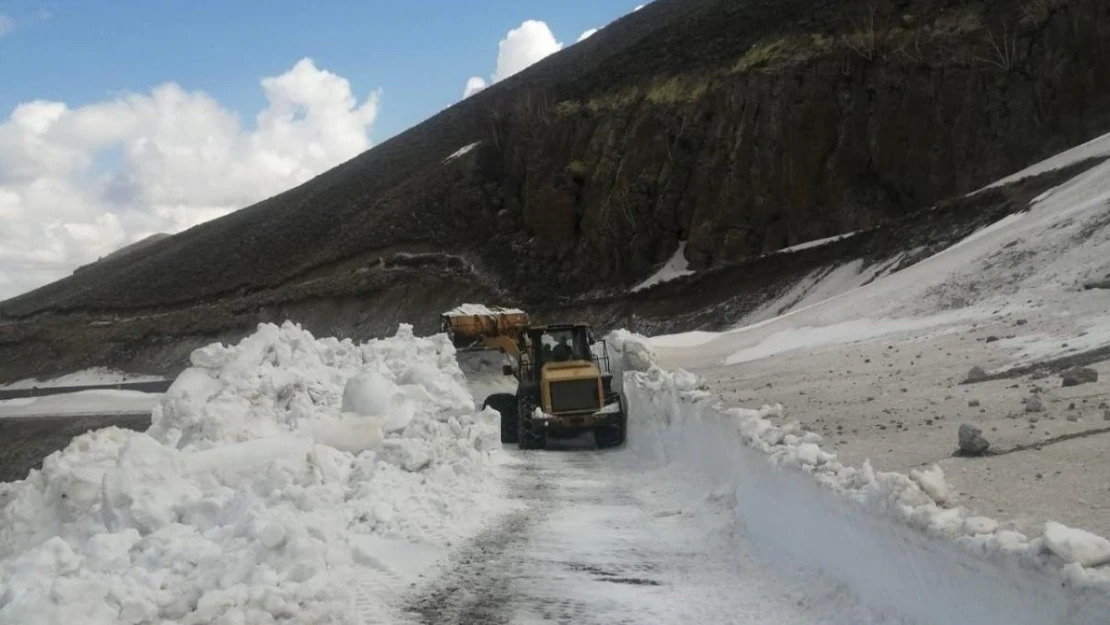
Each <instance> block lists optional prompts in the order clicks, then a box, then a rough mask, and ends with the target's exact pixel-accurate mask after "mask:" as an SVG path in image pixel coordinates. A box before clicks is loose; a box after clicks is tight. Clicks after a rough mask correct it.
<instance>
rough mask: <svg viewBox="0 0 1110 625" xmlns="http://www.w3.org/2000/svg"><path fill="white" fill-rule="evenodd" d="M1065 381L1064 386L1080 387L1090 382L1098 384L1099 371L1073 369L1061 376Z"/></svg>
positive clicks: (1084, 368)
mask: <svg viewBox="0 0 1110 625" xmlns="http://www.w3.org/2000/svg"><path fill="white" fill-rule="evenodd" d="M1060 377H1061V378H1063V379H1064V386H1079V385H1080V384H1087V383H1089V382H1098V371H1095V370H1094V369H1091V368H1090V367H1072V368H1071V369H1068V370H1067V371H1065V372H1063V373H1061V374H1060Z"/></svg>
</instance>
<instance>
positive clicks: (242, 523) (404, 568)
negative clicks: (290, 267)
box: [0, 323, 504, 625]
mask: <svg viewBox="0 0 1110 625" xmlns="http://www.w3.org/2000/svg"><path fill="white" fill-rule="evenodd" d="M192 364H193V366H192V367H191V368H189V369H187V370H186V371H185V372H183V373H182V374H181V375H180V376H179V377H178V378H177V380H176V381H175V382H174V384H173V386H172V387H171V388H170V389H169V391H168V392H167V393H166V395H165V397H164V398H163V399H162V401H161V402H160V403H159V404H158V405H157V406H155V407H154V409H153V425H152V427H151V428H150V429H149V430H148V431H147V432H145V433H141V432H132V431H128V430H122V429H118V428H107V429H104V430H99V431H94V432H90V433H88V434H85V435H83V436H80V437H78V438H76V439H74V440H73V441H72V442H71V443H70V445H69V446H68V447H67V448H66V449H65V450H63V451H61V452H57V453H55V454H52V455H51V456H49V457H47V458H46V460H45V461H44V463H43V466H42V469H41V470H40V471H32V473H31V474H30V475H29V476H28V477H27V479H26V480H24V481H22V482H17V483H13V484H8V485H5V491H6V493H5V495H6V499H7V503H6V505H5V506H4V507H3V509H0V623H5V624H6V623H13V624H15V623H18V624H20V625H34V624H37V623H44V624H45V623H78V622H80V623H90V624H93V623H150V622H158V623H248V622H249V623H262V622H267V623H269V622H275V621H280V622H284V623H322V622H327V623H356V622H367V621H369V620H370V619H372V618H373V617H374V616H375V615H377V614H380V613H382V612H383V611H384V610H385V609H386V608H387V606H386V605H385V603H386V602H388V600H389V596H390V595H389V593H387V592H383V591H382V588H389V587H396V586H400V585H404V584H406V583H408V582H410V581H412V580H413V576H414V573H413V571H412V570H411V569H412V565H411V564H407V565H406V562H405V561H406V560H408V559H410V557H411V558H414V559H417V560H419V561H422V562H425V563H426V564H427V563H430V561H431V560H432V559H433V558H434V557H435V555H436V554H440V553H442V552H443V550H444V549H445V548H447V547H448V546H449V545H450V544H451V543H453V542H454V541H457V540H459V539H460V538H462V537H465V536H466V535H467V534H468V533H470V532H472V531H474V530H475V528H477V527H479V526H480V525H481V524H482V522H483V520H484V518H485V517H486V516H487V515H489V514H491V513H496V512H499V511H500V510H501V509H502V507H503V506H504V504H503V503H502V499H501V496H500V493H499V490H498V489H499V486H498V483H497V482H496V481H493V480H490V479H488V476H489V471H490V470H491V468H492V466H493V465H494V464H495V462H497V457H498V454H500V451H499V449H500V444H499V443H498V441H497V431H496V427H495V426H496V419H497V416H496V414H495V413H493V412H492V411H487V412H476V411H475V409H474V404H473V399H472V398H471V396H470V394H469V392H468V391H467V388H466V380H465V378H464V376H463V374H462V372H461V371H460V369H459V368H458V366H457V364H456V362H455V353H454V349H453V347H452V346H451V345H450V343H449V341H448V340H447V338H446V337H445V336H442V335H441V336H437V337H433V338H430V339H423V338H416V337H414V336H413V335H412V331H411V328H410V327H409V326H401V328H400V329H399V330H398V332H397V335H396V336H394V337H392V338H388V339H384V340H380V341H371V342H369V343H366V344H363V345H356V344H354V343H352V342H351V341H349V340H346V341H338V340H336V339H320V340H317V339H316V338H314V337H313V336H312V335H311V334H309V333H308V332H307V331H305V330H303V329H301V328H300V327H299V326H296V325H293V324H288V323H287V324H285V325H283V326H281V327H278V326H275V325H271V324H263V325H260V326H259V327H258V330H257V332H255V333H254V334H253V335H251V336H249V337H247V338H245V339H244V340H243V341H241V342H240V343H239V344H237V345H234V346H224V345H219V344H214V345H211V346H209V347H206V348H202V349H199V350H197V351H195V352H194V354H193V356H192ZM345 402H346V403H347V405H346V408H348V409H349V410H350V412H343V408H344V403H345Z"/></svg>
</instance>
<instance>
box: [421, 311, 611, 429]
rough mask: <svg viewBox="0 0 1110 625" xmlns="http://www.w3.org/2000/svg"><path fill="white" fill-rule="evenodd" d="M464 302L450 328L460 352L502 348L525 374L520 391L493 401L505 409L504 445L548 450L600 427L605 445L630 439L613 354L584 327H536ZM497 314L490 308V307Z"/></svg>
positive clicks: (520, 317)
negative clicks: (616, 384) (558, 441)
mask: <svg viewBox="0 0 1110 625" xmlns="http://www.w3.org/2000/svg"><path fill="white" fill-rule="evenodd" d="M465 310H468V307H465V306H464V307H460V309H456V310H455V311H452V313H448V314H447V315H444V321H443V323H444V329H445V331H446V332H447V333H448V335H449V336H451V338H452V341H453V342H454V343H455V345H456V347H457V348H458V349H460V350H464V351H465V350H472V349H486V350H490V349H495V350H498V351H502V352H504V353H505V354H507V355H508V356H509V357H510V358H511V359H512V362H513V364H511V365H506V366H505V367H504V370H503V373H504V374H505V375H512V376H515V377H516V379H517V390H516V393H496V394H493V395H490V396H489V397H487V398H486V400H485V406H490V407H493V408H494V409H495V410H497V412H498V413H500V414H501V442H503V443H517V444H518V445H519V446H520V448H521V449H542V448H544V447H545V446H546V443H547V439H548V438H562V437H569V436H575V435H577V434H579V433H581V432H583V431H586V430H592V431H593V433H594V440H595V441H596V443H597V446H598V447H599V448H606V447H616V446H618V445H621V444H622V443H624V439H625V431H626V429H627V424H628V416H627V414H626V413H625V407H624V400H623V399H622V398H621V396H620V394H619V393H617V392H616V391H614V390H613V387H612V379H613V376H612V374H611V372H610V368H609V351H608V347H607V346H606V344H605V342H604V341H597V340H595V338H594V336H593V332H592V331H591V329H590V327H589V326H587V325H583V324H563V325H543V326H532V325H530V323H529V320H528V316H527V315H526V314H524V313H523V312H521V311H517V310H512V309H483V308H480V307H473V308H469V310H472V311H476V312H475V314H470V315H467V314H464V313H463V312H460V311H465ZM486 311H489V312H486Z"/></svg>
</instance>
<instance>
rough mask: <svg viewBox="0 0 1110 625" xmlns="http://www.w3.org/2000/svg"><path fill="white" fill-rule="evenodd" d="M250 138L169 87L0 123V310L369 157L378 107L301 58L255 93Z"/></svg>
mask: <svg viewBox="0 0 1110 625" xmlns="http://www.w3.org/2000/svg"><path fill="white" fill-rule="evenodd" d="M261 86H262V89H263V92H264V93H265V95H266V100H267V105H266V107H265V108H264V109H263V110H262V111H260V112H259V113H258V114H257V115H256V117H255V120H254V121H255V123H254V124H253V126H252V127H249V128H248V127H244V125H243V124H242V123H241V121H240V119H239V116H238V115H237V114H236V113H234V112H232V111H230V110H228V109H226V108H224V107H223V106H221V105H220V103H218V102H217V101H215V100H214V99H213V98H212V97H211V96H209V95H207V94H205V93H204V92H201V91H187V90H185V89H184V88H182V87H181V86H179V85H177V84H174V83H167V84H163V85H161V86H158V87H156V88H154V89H153V90H152V91H151V92H150V93H145V94H139V93H130V94H125V95H121V96H119V97H117V98H115V99H112V100H107V101H102V102H96V103H93V104H89V105H85V106H81V107H77V108H70V107H69V106H68V105H66V104H65V103H63V102H48V101H41V100H40V101H33V102H26V103H23V104H20V105H19V106H17V107H16V108H15V110H14V111H13V112H12V114H11V116H10V117H9V119H8V120H6V121H4V122H3V123H0V222H3V223H4V228H0V300H2V299H4V298H6V297H10V296H14V295H16V294H18V293H20V292H23V291H26V290H28V289H30V288H34V287H36V286H39V285H42V284H44V283H46V282H49V281H52V280H55V279H58V278H60V277H63V276H64V275H66V274H68V273H69V272H70V271H72V270H73V269H74V268H75V267H77V266H79V265H81V264H84V263H88V262H91V261H94V260H96V259H97V258H98V257H100V256H103V255H106V254H108V253H110V252H112V251H114V250H116V249H118V248H119V247H121V246H123V245H127V244H129V243H133V242H135V241H138V240H141V239H143V238H145V237H147V236H149V235H151V234H153V233H157V232H177V231H180V230H183V229H185V228H188V227H191V226H194V225H196V224H198V223H201V222H204V221H208V220H210V219H213V218H216V217H220V216H222V215H226V214H227V213H229V212H231V211H233V210H235V209H238V208H241V207H243V206H246V205H249V204H252V203H254V202H256V201H258V200H262V199H265V198H266V197H269V196H272V195H274V194H276V193H279V192H281V191H283V190H285V189H288V188H290V187H293V186H296V185H297V184H300V183H302V182H304V181H306V180H308V179H309V178H311V177H313V176H315V175H317V174H319V173H321V172H323V171H325V170H327V169H329V168H331V167H333V166H335V165H337V164H339V163H341V162H343V161H345V160H348V159H350V158H352V157H354V156H356V155H357V154H359V153H360V152H363V151H365V150H366V149H367V148H369V147H370V140H369V131H370V128H371V126H372V125H373V123H374V120H375V118H376V117H377V114H378V107H379V94H378V93H373V94H371V95H370V96H369V97H367V98H365V99H364V100H363V101H361V102H359V101H358V100H357V98H356V97H355V96H354V95H353V93H352V90H351V85H350V84H349V83H348V81H347V80H346V79H345V78H343V77H341V76H338V75H336V74H333V73H331V72H328V71H326V70H322V69H319V68H317V67H316V65H315V64H314V63H313V62H312V60H310V59H303V60H301V61H299V62H298V63H297V64H296V65H294V66H293V67H292V69H290V70H289V71H287V72H285V73H284V74H281V75H279V76H274V77H270V78H265V79H263V80H262V81H261Z"/></svg>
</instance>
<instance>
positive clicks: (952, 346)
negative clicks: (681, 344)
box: [660, 312, 1110, 536]
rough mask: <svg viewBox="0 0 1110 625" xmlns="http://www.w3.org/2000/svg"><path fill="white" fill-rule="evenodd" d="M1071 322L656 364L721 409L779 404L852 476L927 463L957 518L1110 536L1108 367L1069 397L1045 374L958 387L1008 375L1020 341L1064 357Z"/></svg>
mask: <svg viewBox="0 0 1110 625" xmlns="http://www.w3.org/2000/svg"><path fill="white" fill-rule="evenodd" d="M1019 318H1020V319H1022V321H1021V322H1019V321H1018V319H1019ZM1071 319H1072V317H1068V316H1060V317H1054V316H1051V315H1048V314H1045V315H1042V316H1039V315H1037V314H1036V312H1031V313H1030V314H1029V315H1027V316H1021V317H1019V316H1015V315H1009V316H998V317H995V318H993V319H990V320H986V321H981V322H977V323H976V324H963V325H952V326H949V327H947V328H933V329H931V330H929V331H928V332H921V331H917V332H904V333H900V334H891V335H888V336H885V337H883V338H882V339H878V340H872V341H864V342H856V343H849V344H842V345H833V346H825V347H820V348H814V349H799V350H794V351H790V352H785V353H780V354H776V355H774V356H770V357H767V358H762V359H759V360H754V361H751V362H745V363H740V364H736V365H733V366H721V365H719V364H717V363H719V362H720V361H719V360H718V361H717V363H709V362H701V363H698V362H697V359H696V358H691V356H690V351H691V350H686V352H685V353H681V352H680V351H678V350H666V349H664V350H660V351H661V355H662V356H663V357H664V360H665V361H669V363H668V364H671V365H682V366H686V367H687V368H689V369H691V370H693V371H696V372H697V373H699V374H701V375H703V376H705V377H706V378H707V380H708V381H709V383H710V385H711V386H712V387H713V388H714V389H715V390H716V392H717V393H718V394H719V396H720V398H721V399H722V400H724V401H725V402H726V403H727V404H731V405H743V406H749V407H757V406H759V405H761V404H763V403H775V402H779V403H782V404H783V406H784V407H785V409H786V415H785V418H786V419H788V420H798V421H801V422H802V423H803V424H804V425H805V426H806V427H807V428H808V429H811V430H813V431H816V432H818V433H820V434H822V435H823V436H824V437H825V442H824V444H823V446H824V447H825V448H826V449H828V450H829V451H833V452H835V453H837V455H838V457H839V459H840V460H841V461H842V462H845V463H847V464H849V465H852V466H859V465H860V464H861V463H862V462H863V461H864V460H865V459H868V458H870V460H871V462H872V464H873V465H874V466H875V467H876V469H879V470H895V471H901V472H906V471H908V470H910V469H913V468H916V467H920V466H923V465H927V464H931V463H934V462H935V463H938V464H939V465H940V466H941V467H942V468H943V469H944V472H945V475H946V477H947V478H948V481H949V483H950V484H951V485H952V486H953V487H954V489H955V490H956V492H957V493H958V496H957V499H956V503H957V504H959V505H963V506H966V507H968V508H969V509H972V510H975V511H977V512H979V513H981V514H986V515H989V516H993V517H995V518H997V519H999V520H1000V521H1005V520H1012V522H1013V524H1014V526H1015V527H1016V528H1017V529H1019V530H1021V531H1025V532H1029V533H1032V534H1039V533H1040V531H1041V529H1042V527H1041V524H1043V523H1044V521H1046V520H1056V521H1060V522H1062V523H1065V524H1068V525H1073V526H1077V527H1082V528H1084V529H1087V530H1089V531H1093V532H1096V533H1100V534H1102V535H1107V536H1110V463H1107V462H1106V457H1107V453H1108V452H1110V421H1108V420H1107V417H1105V416H1104V414H1105V413H1106V406H1107V404H1108V403H1110V387H1108V385H1107V382H1108V381H1110V361H1108V360H1102V361H1101V362H1092V363H1090V364H1089V365H1088V366H1090V367H1091V368H1093V369H1095V370H1097V371H1098V372H1099V374H1100V375H1099V381H1098V382H1095V383H1088V384H1082V385H1079V386H1073V387H1066V388H1065V387H1063V386H1062V383H1061V377H1060V375H1059V374H1058V373H1049V372H1048V371H1045V370H1042V371H1043V372H1042V373H1036V372H1033V373H1025V374H1024V375H1017V376H1014V377H1000V378H997V379H991V380H988V381H985V382H980V383H976V384H963V383H962V382H963V381H964V380H965V378H966V375H967V373H968V371H969V370H970V368H971V367H972V366H975V365H978V366H981V367H983V368H984V369H986V370H987V371H988V372H996V371H998V370H999V369H1001V368H1004V367H1005V366H1007V365H1009V364H1012V363H1014V362H1016V359H1017V356H1018V354H1017V351H1018V346H1019V345H1020V344H1021V343H1022V340H1023V337H1031V336H1051V337H1060V340H1061V341H1062V342H1061V345H1063V344H1064V343H1066V342H1067V340H1068V336H1069V332H1072V331H1075V332H1076V333H1077V334H1078V331H1077V330H1076V329H1075V327H1073V326H1072V323H1073V321H1072V320H1071ZM991 337H1012V338H1008V339H1003V340H997V341H995V340H990V341H989V342H988V339H990V338H991ZM680 353H681V355H679V354H680ZM1095 358H1106V356H1105V354H1104V353H1103V354H1099V355H1097V356H1095ZM1046 373H1047V375H1046ZM1042 376H1043V377H1042ZM1033 395H1035V396H1037V397H1039V398H1040V399H1041V401H1042V403H1043V406H1044V410H1043V412H1027V411H1026V409H1025V404H1024V403H1023V399H1024V398H1026V397H1029V396H1033ZM962 423H969V424H971V425H974V426H976V427H979V428H981V429H982V431H983V436H984V437H986V438H987V440H988V441H990V443H991V447H990V452H989V453H990V455H987V456H983V457H974V458H971V457H958V456H955V455H954V453H955V452H956V450H957V447H958V445H957V431H958V429H959V426H960V424H962ZM1061 437H1074V438H1065V439H1064V440H1059V439H1061Z"/></svg>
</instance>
